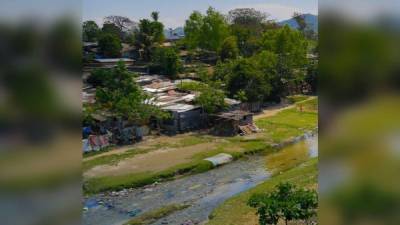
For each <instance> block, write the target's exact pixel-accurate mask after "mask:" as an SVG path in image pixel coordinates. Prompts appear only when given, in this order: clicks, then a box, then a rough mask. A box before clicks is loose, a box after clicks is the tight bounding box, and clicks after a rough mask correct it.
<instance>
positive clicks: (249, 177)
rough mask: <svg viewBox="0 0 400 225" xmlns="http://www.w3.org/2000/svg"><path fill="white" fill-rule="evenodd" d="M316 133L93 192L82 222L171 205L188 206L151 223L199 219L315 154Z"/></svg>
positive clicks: (112, 220)
mask: <svg viewBox="0 0 400 225" xmlns="http://www.w3.org/2000/svg"><path fill="white" fill-rule="evenodd" d="M317 140H318V137H317V136H316V135H307V136H306V138H305V139H304V140H302V141H299V142H297V143H295V144H293V145H290V146H287V147H284V148H283V149H281V150H279V151H278V152H276V153H273V154H269V155H267V156H251V157H248V158H246V159H241V160H238V161H235V162H232V163H230V164H227V165H224V166H221V167H219V168H216V169H213V170H210V171H207V172H205V173H201V174H196V175H192V176H187V177H183V178H180V179H176V180H173V181H168V182H163V183H160V184H155V185H150V186H146V187H143V188H137V189H129V190H126V191H121V192H118V193H114V194H112V193H111V194H98V195H95V196H92V197H91V198H89V199H86V200H85V203H84V204H85V207H86V210H85V211H84V213H83V222H84V224H87V225H117V224H123V223H124V222H126V221H128V220H130V219H132V218H134V216H137V215H140V214H142V213H145V212H148V211H151V210H154V209H157V208H160V207H163V206H166V205H170V204H189V205H190V207H188V208H186V209H183V210H180V211H177V212H175V213H173V214H171V215H169V216H167V217H164V218H162V219H160V220H158V221H156V222H155V223H153V224H154V225H161V224H177V225H180V224H199V223H203V222H205V221H207V219H208V215H209V214H210V213H211V212H212V210H213V209H214V208H215V207H217V206H218V205H219V204H221V203H222V202H223V201H225V200H226V199H228V198H230V197H232V196H233V195H236V194H238V193H240V192H243V191H246V190H248V189H250V188H252V187H254V186H256V185H258V184H260V183H262V182H263V181H265V180H267V179H268V178H269V177H270V176H271V174H273V173H275V172H276V171H282V170H285V169H289V168H292V167H295V166H297V165H299V164H301V163H302V162H304V161H306V160H307V159H309V158H312V157H316V156H317V155H318V141H317Z"/></svg>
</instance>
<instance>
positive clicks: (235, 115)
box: [211, 110, 253, 136]
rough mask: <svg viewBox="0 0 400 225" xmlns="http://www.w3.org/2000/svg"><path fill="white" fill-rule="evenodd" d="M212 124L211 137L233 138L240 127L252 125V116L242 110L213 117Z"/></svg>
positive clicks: (239, 130)
mask: <svg viewBox="0 0 400 225" xmlns="http://www.w3.org/2000/svg"><path fill="white" fill-rule="evenodd" d="M213 123H214V127H213V129H212V131H211V133H212V134H213V135H217V136H235V135H237V134H239V133H240V132H241V129H240V127H241V126H247V125H252V124H253V114H252V113H250V112H247V111H242V110H235V111H231V112H223V113H220V114H218V115H216V116H215V118H214V119H213Z"/></svg>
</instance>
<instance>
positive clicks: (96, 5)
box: [82, 0, 318, 28]
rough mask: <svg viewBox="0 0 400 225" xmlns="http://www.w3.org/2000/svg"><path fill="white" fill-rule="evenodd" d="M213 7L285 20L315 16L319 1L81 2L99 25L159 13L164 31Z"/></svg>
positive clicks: (85, 17)
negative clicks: (252, 11) (246, 10)
mask: <svg viewBox="0 0 400 225" xmlns="http://www.w3.org/2000/svg"><path fill="white" fill-rule="evenodd" d="M209 6H212V7H214V8H216V9H217V10H218V11H221V12H223V13H227V12H228V11H229V10H231V9H234V8H244V7H246V8H255V9H257V10H260V11H264V12H267V13H268V14H270V19H276V20H278V21H280V20H284V19H288V18H290V16H291V15H292V14H293V12H295V11H296V12H301V13H312V14H318V0H83V7H82V10H83V11H82V19H83V21H85V20H94V21H96V22H97V23H98V24H99V25H101V24H102V23H103V18H104V17H105V16H109V15H120V16H126V17H129V18H130V19H132V20H134V21H138V20H139V19H141V18H148V17H149V16H150V13H151V12H152V11H158V12H160V21H161V22H163V23H164V25H165V27H167V28H170V27H171V28H175V27H178V26H183V25H184V23H185V19H187V18H188V16H189V15H190V13H191V12H192V11H193V10H199V11H201V12H205V11H206V9H207V8H208V7H209Z"/></svg>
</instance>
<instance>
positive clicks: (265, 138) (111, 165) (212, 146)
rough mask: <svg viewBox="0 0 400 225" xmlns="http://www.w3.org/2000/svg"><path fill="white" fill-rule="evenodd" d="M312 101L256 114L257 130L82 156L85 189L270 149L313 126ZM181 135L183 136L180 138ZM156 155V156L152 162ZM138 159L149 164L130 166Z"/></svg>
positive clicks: (144, 181)
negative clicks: (148, 148) (219, 156)
mask: <svg viewBox="0 0 400 225" xmlns="http://www.w3.org/2000/svg"><path fill="white" fill-rule="evenodd" d="M317 101H318V100H317V98H311V99H308V100H305V101H301V102H298V103H296V104H294V105H292V106H291V107H288V108H286V109H283V110H280V111H279V112H277V113H276V114H274V115H272V116H269V117H257V118H255V123H256V124H257V126H258V127H259V128H261V129H262V132H260V133H256V134H253V135H248V136H243V137H233V138H219V137H215V138H212V139H211V138H210V136H209V135H201V134H197V135H193V136H190V137H189V138H191V139H190V141H186V142H184V141H182V143H180V142H178V143H168V142H165V144H164V143H162V144H161V145H160V143H159V144H158V146H159V147H160V146H163V148H161V149H158V150H156V151H151V152H145V151H144V152H143V153H142V152H140V153H136V152H135V153H134V152H133V151H132V152H129V151H128V152H124V153H122V154H124V155H120V154H118V155H107V156H101V157H98V158H95V159H93V160H86V161H85V162H84V169H86V171H85V173H84V180H85V182H84V192H85V194H95V193H99V192H104V191H118V190H122V189H126V188H134V187H141V186H145V185H148V184H152V183H155V182H162V181H166V180H171V179H174V178H176V177H181V176H186V175H193V174H197V173H202V172H205V171H208V170H210V169H213V168H214V167H213V166H212V164H211V163H210V162H208V161H205V160H204V159H205V158H207V157H210V156H213V155H216V154H219V153H228V154H231V155H232V156H233V158H234V159H239V158H242V157H244V156H247V155H251V154H255V153H261V152H262V153H270V152H274V151H276V150H277V149H279V148H281V147H283V146H284V145H285V144H289V143H292V142H293V141H295V140H296V138H298V137H299V136H302V135H303V134H304V133H306V132H309V131H312V130H314V129H315V128H316V126H317V119H318V114H317ZM300 105H301V106H300ZM186 139H188V137H185V139H182V140H186ZM179 153H185V154H179ZM168 156H171V158H168ZM157 158H160V159H159V160H158V161H157ZM165 159H169V160H168V161H169V164H166V163H164V162H165ZM113 160H114V161H113ZM139 161H140V163H142V164H143V165H150V167H148V168H145V167H141V168H132V167H131V165H137V164H138V162H139ZM147 161H148V162H147ZM151 165H161V166H159V167H158V166H151ZM103 171H104V172H103ZM110 171H111V172H110ZM132 171H135V172H133V173H132Z"/></svg>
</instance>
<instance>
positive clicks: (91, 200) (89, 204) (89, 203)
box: [84, 199, 99, 209]
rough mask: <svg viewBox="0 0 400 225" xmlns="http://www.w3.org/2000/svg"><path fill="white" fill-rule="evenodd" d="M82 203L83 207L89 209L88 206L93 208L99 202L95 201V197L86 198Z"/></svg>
mask: <svg viewBox="0 0 400 225" xmlns="http://www.w3.org/2000/svg"><path fill="white" fill-rule="evenodd" d="M84 205H85V208H88V209H90V208H94V207H97V206H99V203H98V202H97V200H96V199H88V200H86V201H85V204H84Z"/></svg>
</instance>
